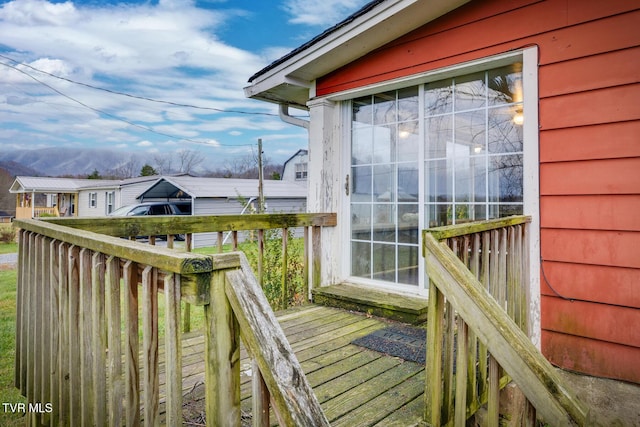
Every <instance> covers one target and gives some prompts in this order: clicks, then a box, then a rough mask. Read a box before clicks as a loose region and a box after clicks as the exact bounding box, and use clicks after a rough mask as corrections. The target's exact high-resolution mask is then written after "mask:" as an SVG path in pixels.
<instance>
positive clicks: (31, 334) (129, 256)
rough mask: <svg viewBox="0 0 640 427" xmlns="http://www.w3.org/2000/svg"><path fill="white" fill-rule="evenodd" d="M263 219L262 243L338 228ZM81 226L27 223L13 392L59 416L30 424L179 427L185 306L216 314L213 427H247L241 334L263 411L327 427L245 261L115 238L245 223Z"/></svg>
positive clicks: (210, 320)
mask: <svg viewBox="0 0 640 427" xmlns="http://www.w3.org/2000/svg"><path fill="white" fill-rule="evenodd" d="M189 218H192V217H189ZM184 219H186V220H187V222H189V219H187V217H184ZM255 219H256V221H255V223H251V224H250V225H251V226H255V228H256V229H264V228H267V227H273V226H274V224H275V225H276V226H280V227H284V228H289V227H298V226H304V227H311V228H312V229H315V227H321V226H323V225H327V224H329V225H330V224H331V223H332V222H335V216H331V215H313V214H301V215H298V214H294V215H286V214H285V215H281V216H277V218H275V217H274V216H271V217H270V218H269V216H267V215H265V216H256V218H255ZM73 221H75V222H73ZM83 221H84V220H75V219H71V220H68V221H64V220H55V221H54V220H52V221H51V222H49V221H37V220H19V221H16V225H17V226H18V227H20V229H21V230H20V235H19V260H18V268H19V270H18V299H17V311H18V314H17V322H16V373H15V374H16V375H15V379H16V386H17V387H18V388H19V389H20V390H21V392H22V393H23V395H25V396H26V397H27V400H28V402H29V403H32V404H36V403H43V402H47V403H50V404H51V408H52V409H53V411H52V412H48V411H42V413H37V412H35V413H31V414H30V416H31V417H32V420H30V421H31V422H32V423H34V424H45V425H47V424H52V425H72V426H73V425H80V426H83V425H91V424H96V425H105V424H109V425H122V424H124V425H139V424H140V423H141V422H144V424H145V425H155V424H157V423H158V422H159V420H160V418H161V416H162V417H163V421H164V422H166V424H167V425H176V424H179V423H181V422H182V392H183V390H182V365H181V361H182V357H181V334H182V332H181V328H180V323H181V310H180V306H181V304H180V303H181V301H186V302H188V303H190V304H193V305H196V306H202V307H203V309H204V314H205V323H206V324H205V337H206V344H205V348H206V355H205V360H206V362H205V382H206V384H205V386H206V389H207V396H206V409H207V424H208V425H211V426H213V425H240V410H239V407H240V406H239V405H240V401H239V399H240V393H239V390H240V389H239V386H240V380H239V378H240V371H239V353H240V347H239V346H240V333H242V336H243V338H244V339H245V342H246V343H247V347H248V350H249V351H250V352H251V354H252V355H253V356H254V364H255V366H256V367H257V369H258V371H259V372H260V373H261V375H259V376H258V375H257V376H256V378H258V379H260V382H259V384H257V385H256V388H255V390H256V392H257V393H258V394H257V395H258V396H262V399H256V400H255V401H257V402H262V403H263V405H264V404H265V403H267V402H269V400H271V401H272V402H273V405H274V411H275V413H276V414H277V416H278V418H279V419H280V420H281V421H282V422H283V423H284V424H287V425H291V424H295V425H309V426H311V425H327V423H326V419H325V418H324V415H323V414H322V411H321V410H320V407H319V405H318V403H317V401H316V400H315V397H314V395H313V392H312V391H311V389H310V387H309V385H308V383H307V382H306V379H305V378H304V374H303V373H302V370H301V368H300V366H299V364H298V363H297V361H296V359H295V356H294V355H293V352H292V351H291V348H290V346H289V344H288V342H287V341H286V339H285V337H284V334H283V332H282V330H281V329H280V327H279V325H278V323H277V322H276V320H275V316H274V315H273V312H272V310H271V308H270V306H269V304H268V302H267V301H266V299H265V297H264V294H263V293H262V290H261V288H260V287H259V285H258V280H257V279H256V278H255V277H254V275H253V272H252V271H251V269H250V268H249V267H248V263H247V261H246V258H244V256H243V254H241V253H239V252H232V253H224V254H215V255H199V254H193V253H189V252H178V251H176V250H172V249H171V248H163V247H157V246H151V245H145V244H141V243H139V242H135V241H130V240H126V239H122V238H119V237H115V236H137V235H152V236H155V235H162V234H165V235H169V236H171V235H174V234H178V233H186V234H187V235H188V234H189V233H192V232H197V231H200V228H199V227H204V226H203V225H202V224H204V223H207V224H208V227H209V230H207V231H211V228H214V230H215V229H216V227H217V228H218V229H220V228H222V229H224V228H226V229H231V230H232V231H234V230H235V229H240V228H242V227H247V225H249V222H248V220H247V217H244V218H243V221H245V222H243V223H242V224H237V223H234V222H233V219H232V218H225V219H219V217H203V218H197V219H196V220H195V221H194V220H191V222H190V223H188V224H186V225H185V224H183V223H182V221H183V218H179V219H176V218H171V220H170V221H167V219H166V218H144V219H142V220H140V219H136V220H135V221H132V222H133V223H134V224H131V223H130V222H129V221H126V219H125V220H124V221H122V220H120V219H116V220H115V221H113V220H111V219H109V220H95V219H94V220H90V221H88V222H83ZM174 221H176V222H174ZM62 224H64V225H62ZM72 226H73V227H74V228H72ZM89 228H93V229H94V230H95V231H99V232H102V233H105V234H98V233H96V232H95V231H88V230H87V229H89ZM215 231H218V230H215ZM224 231H226V230H224ZM315 232H316V233H319V230H318V229H315ZM168 239H169V241H171V237H169V238H168ZM285 241H286V239H285ZM314 242H316V244H315V245H314V248H313V251H320V250H321V248H320V247H319V238H318V239H314ZM187 244H188V237H187ZM284 245H285V246H286V243H284ZM285 251H286V248H285ZM306 258H311V259H314V260H316V261H315V262H316V263H317V262H319V261H318V260H319V257H314V256H312V255H309V256H307V257H306ZM313 268H314V269H319V268H320V266H319V265H315V264H314V267H313ZM318 271H319V270H318ZM121 302H122V304H121ZM161 304H164V320H163V322H162V323H160V319H161V318H160V316H159V314H158V312H159V306H160V305H161ZM161 328H164V332H163V333H161V332H160V329H161ZM214 331H215V332H214ZM161 338H162V339H164V346H163V349H164V351H163V352H160V348H161V346H160V341H159V340H160V339H161ZM161 362H163V364H164V367H165V370H164V371H163V372H160V366H161ZM161 380H163V381H161ZM161 383H162V386H161ZM161 396H164V399H161ZM265 396H271V399H269V397H265ZM123 403H124V404H123ZM161 405H162V407H163V409H162V411H161ZM267 408H268V405H267ZM161 412H162V414H161ZM268 414H269V411H268V410H266V411H265V410H264V406H263V407H258V409H257V410H256V412H255V413H254V417H256V420H259V421H256V422H260V423H262V424H260V425H264V423H265V419H267V420H268ZM260 417H262V418H260ZM267 422H268V421H267Z"/></svg>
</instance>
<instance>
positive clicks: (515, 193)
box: [488, 154, 522, 203]
mask: <svg viewBox="0 0 640 427" xmlns="http://www.w3.org/2000/svg"><path fill="white" fill-rule="evenodd" d="M488 182H489V201H490V202H502V203H504V202H522V154H514V155H505V156H490V157H489V171H488Z"/></svg>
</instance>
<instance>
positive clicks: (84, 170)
mask: <svg viewBox="0 0 640 427" xmlns="http://www.w3.org/2000/svg"><path fill="white" fill-rule="evenodd" d="M133 157H134V156H132V155H131V154H130V153H121V152H115V151H110V150H98V149H74V148H45V149H40V150H15V151H8V152H0V167H2V164H13V165H18V166H21V168H19V167H18V166H14V167H13V169H14V170H17V171H18V172H17V173H16V172H13V171H12V170H10V169H9V171H10V172H11V173H12V174H14V175H35V176H60V175H89V174H91V173H92V172H93V171H94V170H97V171H98V172H100V173H101V174H105V173H108V172H109V171H113V170H114V169H116V168H118V167H119V166H122V165H124V164H125V163H127V162H129V161H130V160H132V158H133ZM5 169H7V168H6V167H5Z"/></svg>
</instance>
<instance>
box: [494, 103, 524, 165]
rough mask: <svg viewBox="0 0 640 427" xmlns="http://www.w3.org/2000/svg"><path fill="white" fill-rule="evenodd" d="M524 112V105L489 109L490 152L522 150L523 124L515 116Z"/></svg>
mask: <svg viewBox="0 0 640 427" xmlns="http://www.w3.org/2000/svg"><path fill="white" fill-rule="evenodd" d="M517 114H522V105H520V104H517V105H514V106H509V107H500V108H491V109H489V111H488V122H489V127H488V143H489V152H490V153H512V152H518V151H522V138H523V137H522V124H517V123H516V121H515V120H516V119H515V116H516V115H517Z"/></svg>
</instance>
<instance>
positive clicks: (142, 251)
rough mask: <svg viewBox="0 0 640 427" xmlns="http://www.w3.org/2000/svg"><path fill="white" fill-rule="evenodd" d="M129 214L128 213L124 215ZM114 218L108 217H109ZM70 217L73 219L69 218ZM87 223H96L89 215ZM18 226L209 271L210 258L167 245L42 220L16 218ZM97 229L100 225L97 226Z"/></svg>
mask: <svg viewBox="0 0 640 427" xmlns="http://www.w3.org/2000/svg"><path fill="white" fill-rule="evenodd" d="M127 218H131V217H127ZM112 219H114V218H110V219H109V221H111V220H112ZM72 221H73V220H72ZM90 223H96V224H97V223H99V220H97V219H95V218H94V219H92V221H90V222H89V223H88V224H90ZM16 224H17V226H19V227H21V228H24V229H27V230H31V231H34V232H36V233H39V234H42V235H45V236H48V237H51V238H54V239H58V240H63V241H65V242H68V243H70V244H73V245H75V246H78V247H83V248H87V249H91V250H92V251H95V252H101V253H103V254H106V255H114V256H117V257H119V258H122V259H129V260H132V261H134V262H139V263H141V264H145V265H151V266H154V267H157V268H160V269H162V270H166V271H171V272H174V273H181V274H194V273H206V272H210V271H212V268H213V267H212V265H211V258H210V257H208V256H206V255H199V254H194V253H190V252H178V251H174V250H171V249H168V248H162V247H157V246H155V247H154V246H151V245H145V244H142V243H139V242H135V241H129V240H125V239H120V238H118V237H111V236H109V235H104V234H98V233H96V232H92V231H86V230H80V229H74V228H70V227H65V226H62V225H58V224H56V223H48V222H46V221H42V220H16ZM96 228H97V229H98V230H97V231H100V230H99V227H96Z"/></svg>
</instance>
